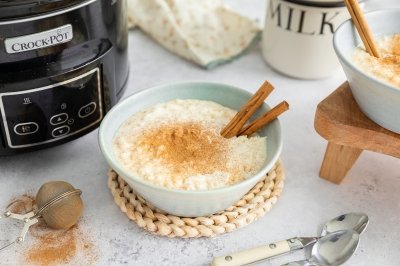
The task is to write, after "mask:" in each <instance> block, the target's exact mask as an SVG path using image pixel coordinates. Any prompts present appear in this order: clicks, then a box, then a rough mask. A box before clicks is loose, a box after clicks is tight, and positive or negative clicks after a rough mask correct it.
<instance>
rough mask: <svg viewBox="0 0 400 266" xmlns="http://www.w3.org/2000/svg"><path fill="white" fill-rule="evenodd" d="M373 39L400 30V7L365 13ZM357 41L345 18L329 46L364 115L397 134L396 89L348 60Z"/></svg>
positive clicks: (399, 97) (399, 95) (399, 92)
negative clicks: (336, 57) (333, 50)
mask: <svg viewBox="0 0 400 266" xmlns="http://www.w3.org/2000/svg"><path fill="white" fill-rule="evenodd" d="M365 17H366V19H367V21H368V23H369V25H370V27H371V31H372V32H373V34H374V37H375V39H377V38H380V37H383V36H386V35H392V34H395V33H400V9H398V8H394V9H387V10H378V11H373V12H369V13H366V14H365ZM360 43H361V41H360V39H359V37H358V33H357V32H356V30H355V28H354V26H353V23H352V22H351V21H350V20H348V21H346V22H345V23H343V24H342V25H341V26H340V27H339V29H338V30H337V31H336V32H335V34H334V38H333V46H334V48H335V51H336V54H337V56H338V58H339V61H340V63H341V64H342V67H343V70H344V73H345V74H346V76H347V79H348V81H349V84H350V88H351V91H352V93H353V96H354V99H355V100H356V102H357V103H358V105H359V106H360V108H361V110H362V111H363V112H364V114H365V115H366V116H368V117H369V118H370V119H371V120H372V121H374V122H375V123H377V124H378V125H380V126H382V127H384V128H386V129H388V130H391V131H393V132H396V133H399V134H400V89H399V88H396V87H394V86H391V85H389V84H387V83H385V82H383V81H381V80H378V79H377V78H375V77H373V76H370V75H367V74H366V73H365V72H363V71H362V70H360V69H359V68H358V67H357V66H355V65H354V63H353V62H352V59H351V57H352V53H353V51H354V49H355V48H356V47H357V46H359V44H360Z"/></svg>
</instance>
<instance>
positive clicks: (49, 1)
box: [0, 0, 86, 21]
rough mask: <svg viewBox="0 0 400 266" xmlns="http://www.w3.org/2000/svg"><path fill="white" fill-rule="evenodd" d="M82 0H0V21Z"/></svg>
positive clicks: (37, 13) (42, 12)
mask: <svg viewBox="0 0 400 266" xmlns="http://www.w3.org/2000/svg"><path fill="white" fill-rule="evenodd" d="M82 2H86V1H84V0H0V21H2V20H13V19H20V18H26V17H30V16H36V15H40V14H46V13H50V12H53V11H56V10H59V9H63V8H66V7H70V6H74V5H77V4H79V3H82Z"/></svg>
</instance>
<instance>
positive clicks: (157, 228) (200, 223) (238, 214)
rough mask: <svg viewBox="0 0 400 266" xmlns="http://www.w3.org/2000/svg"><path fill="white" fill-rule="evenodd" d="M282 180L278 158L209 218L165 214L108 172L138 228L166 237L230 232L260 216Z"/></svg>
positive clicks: (116, 196) (123, 207) (118, 201)
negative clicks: (240, 194) (237, 197)
mask: <svg viewBox="0 0 400 266" xmlns="http://www.w3.org/2000/svg"><path fill="white" fill-rule="evenodd" d="M284 179H285V175H284V170H283V166H282V163H281V161H278V162H277V163H276V164H275V166H274V167H273V169H272V170H271V171H269V173H268V174H267V175H266V177H265V178H264V179H263V180H261V181H260V182H258V183H257V184H256V185H255V186H254V187H253V188H252V189H251V190H250V191H249V192H248V193H247V194H246V195H245V196H244V197H243V198H242V199H241V200H239V201H238V202H236V204H235V205H233V206H231V207H229V208H228V209H226V210H225V211H223V212H220V213H217V214H215V215H211V216H208V217H197V218H185V217H178V216H174V215H169V214H166V213H165V212H163V211H161V210H159V209H157V208H155V207H154V206H152V205H151V204H150V203H147V202H146V200H145V199H143V198H142V197H140V196H138V195H136V194H135V193H134V191H133V190H132V189H131V187H130V186H129V185H128V184H127V183H126V182H125V181H124V180H123V179H122V178H121V177H119V176H118V174H117V173H116V172H114V171H113V170H110V171H109V172H108V187H109V188H110V190H111V193H112V195H113V197H114V201H115V203H116V204H117V205H118V206H119V208H120V209H121V211H122V212H124V213H126V215H127V216H128V218H129V219H131V220H132V221H134V222H136V223H137V224H138V226H139V227H142V228H144V229H146V230H147V231H149V232H151V233H153V234H156V235H161V236H167V237H182V238H189V237H213V236H216V235H219V234H223V233H227V232H231V231H233V230H235V229H238V228H240V227H243V226H245V225H248V224H250V223H252V222H253V221H255V220H256V219H258V218H259V217H262V216H263V215H264V214H265V213H267V212H268V211H269V210H270V209H271V208H272V206H273V205H274V204H275V203H276V201H277V199H278V197H279V196H280V194H281V192H282V188H283V181H284Z"/></svg>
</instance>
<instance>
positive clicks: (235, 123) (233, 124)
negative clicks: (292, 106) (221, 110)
mask: <svg viewBox="0 0 400 266" xmlns="http://www.w3.org/2000/svg"><path fill="white" fill-rule="evenodd" d="M273 89H274V87H273V86H272V85H271V84H270V83H269V82H268V81H265V82H264V83H263V84H262V85H261V87H260V88H259V89H258V90H257V92H256V93H255V94H254V95H253V97H251V98H250V100H249V101H248V102H246V103H245V104H244V105H243V106H242V108H241V109H240V110H239V112H238V113H237V114H236V115H235V116H234V117H233V118H232V120H231V121H230V122H229V123H228V124H227V125H226V126H225V127H224V128H223V129H222V131H221V135H222V136H223V137H225V138H232V137H234V136H238V135H239V132H240V131H241V129H242V127H243V126H244V124H245V123H246V122H247V120H249V119H250V117H251V116H252V115H253V114H254V112H255V111H256V110H257V109H258V108H259V107H260V106H261V105H262V104H263V102H264V100H265V99H266V98H267V97H268V95H269V94H270V93H271V92H272V91H273Z"/></svg>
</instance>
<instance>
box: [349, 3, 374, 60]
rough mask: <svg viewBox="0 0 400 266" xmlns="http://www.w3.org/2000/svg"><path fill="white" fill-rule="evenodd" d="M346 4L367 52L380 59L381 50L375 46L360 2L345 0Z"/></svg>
mask: <svg viewBox="0 0 400 266" xmlns="http://www.w3.org/2000/svg"><path fill="white" fill-rule="evenodd" d="M344 2H345V3H346V6H347V10H348V11H349V13H350V16H351V18H352V21H353V23H354V26H355V27H356V29H357V31H358V34H359V35H360V37H361V40H362V42H363V43H364V46H365V50H367V52H368V53H369V54H370V55H372V56H375V57H377V58H379V57H380V54H379V50H378V48H377V46H376V44H375V41H374V38H373V36H372V33H371V30H370V28H369V26H368V23H367V21H366V20H365V17H364V15H363V13H362V10H361V8H360V6H359V4H358V0H344Z"/></svg>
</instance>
